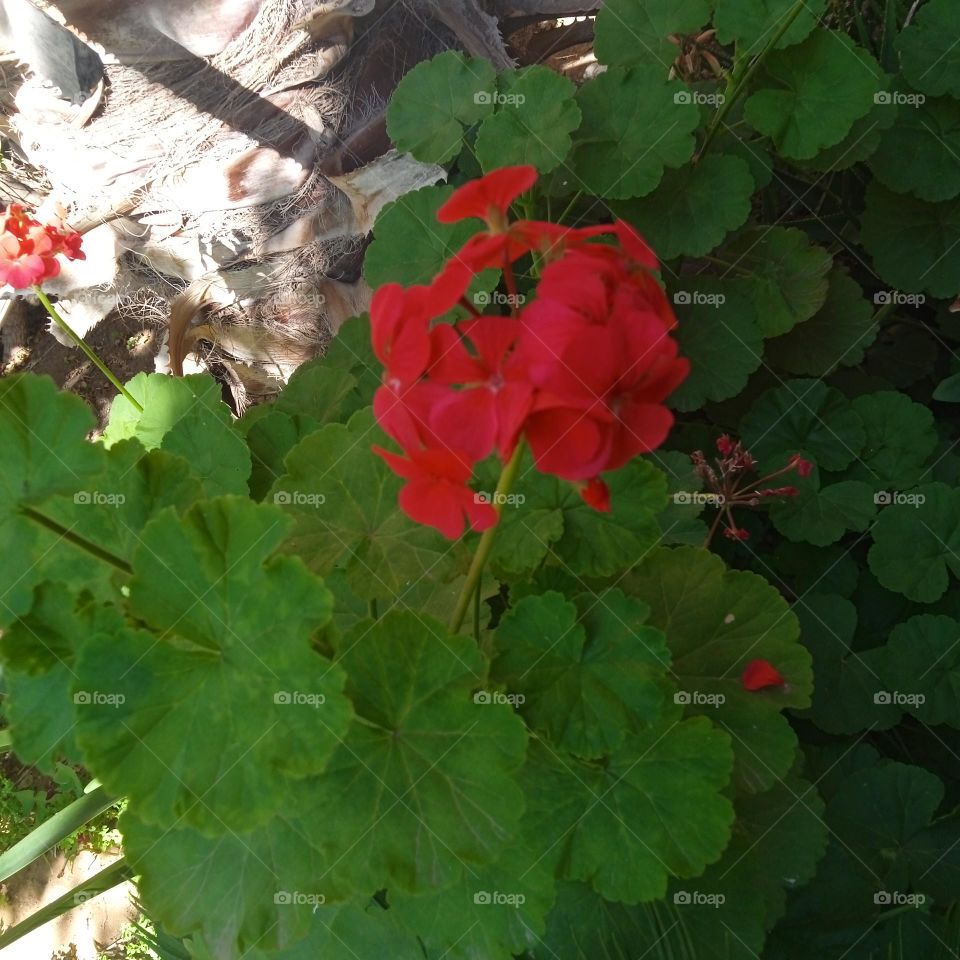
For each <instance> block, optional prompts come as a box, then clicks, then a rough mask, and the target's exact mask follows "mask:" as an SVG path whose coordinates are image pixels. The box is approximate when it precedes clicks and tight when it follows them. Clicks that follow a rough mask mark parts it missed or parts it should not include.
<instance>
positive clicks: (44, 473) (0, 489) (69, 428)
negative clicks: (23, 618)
mask: <svg viewBox="0 0 960 960" xmlns="http://www.w3.org/2000/svg"><path fill="white" fill-rule="evenodd" d="M93 426H94V420H93V415H92V414H91V413H90V410H89V408H88V407H87V406H86V404H84V402H83V401H82V400H80V399H79V398H78V397H74V396H71V395H70V394H68V393H61V392H60V391H59V390H58V389H57V388H56V386H55V385H54V383H53V381H52V380H51V379H50V378H49V377H37V376H33V375H30V374H19V375H15V376H11V377H4V378H3V379H0V449H2V450H3V458H4V465H3V469H2V470H0V549H2V551H3V556H4V557H6V558H14V557H16V558H18V562H16V563H12V562H4V563H2V564H0V626H5V625H6V624H8V623H10V622H11V621H12V620H14V619H15V618H16V617H17V616H19V615H21V614H24V613H26V612H27V611H28V610H29V609H30V605H31V604H32V602H33V589H34V587H35V586H37V584H39V583H40V582H41V581H42V579H43V575H44V574H43V570H42V569H41V566H40V564H38V562H36V561H39V560H41V559H43V560H45V559H46V558H47V556H48V554H49V553H50V549H44V550H42V552H41V550H40V544H41V543H43V542H44V541H43V538H42V537H41V531H40V528H39V527H38V526H36V525H34V524H32V523H31V522H29V521H28V520H26V519H25V518H24V517H23V516H22V515H21V514H20V513H19V511H20V509H21V508H23V507H33V506H36V505H38V504H40V503H42V502H43V501H44V500H46V499H47V498H49V497H52V496H54V495H56V494H69V495H70V496H73V494H74V493H76V492H77V491H80V490H83V489H84V488H85V487H86V486H87V485H88V484H89V482H90V480H91V479H92V478H93V477H95V476H96V475H97V474H98V473H99V472H100V470H101V469H102V465H103V450H102V449H100V448H98V447H95V446H94V445H93V444H90V443H87V442H86V440H85V437H86V435H87V433H88V432H89V431H90V430H91V429H92V428H93ZM41 512H42V511H41ZM46 539H48V540H49V539H50V538H49V537H48V538H46ZM57 539H59V538H57ZM54 546H55V543H54V542H53V541H52V540H51V541H50V543H49V547H54ZM35 551H36V553H35ZM34 557H35V559H34Z"/></svg>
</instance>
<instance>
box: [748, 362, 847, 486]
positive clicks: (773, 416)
mask: <svg viewBox="0 0 960 960" xmlns="http://www.w3.org/2000/svg"><path fill="white" fill-rule="evenodd" d="M740 433H741V435H742V437H743V442H744V445H745V446H746V447H747V449H748V450H750V452H751V453H752V454H753V455H754V456H755V457H756V458H757V459H759V460H761V461H763V460H766V459H773V458H775V457H776V456H777V455H778V454H787V455H789V454H793V453H807V454H809V455H810V456H811V457H813V459H814V460H815V461H816V463H817V466H819V467H821V468H822V469H824V470H842V469H843V468H844V467H846V466H849V465H850V463H851V462H852V461H853V460H854V459H856V457H857V456H859V454H860V451H861V450H862V449H863V446H864V443H865V442H866V431H865V430H864V426H863V420H861V418H860V415H859V414H858V413H857V412H856V410H854V409H853V407H852V406H851V404H850V402H849V401H848V400H847V399H846V397H844V396H843V394H842V393H840V391H839V390H834V389H832V388H831V387H828V386H826V385H825V384H823V383H821V382H820V381H819V380H791V381H790V382H789V383H786V384H784V385H783V386H781V387H776V388H774V389H773V390H768V391H767V392H766V393H764V394H763V395H762V396H761V397H760V398H759V399H758V400H757V401H756V402H755V403H754V404H753V406H752V407H751V408H750V411H749V413H747V415H746V416H745V417H744V418H743V420H742V421H741V423H740Z"/></svg>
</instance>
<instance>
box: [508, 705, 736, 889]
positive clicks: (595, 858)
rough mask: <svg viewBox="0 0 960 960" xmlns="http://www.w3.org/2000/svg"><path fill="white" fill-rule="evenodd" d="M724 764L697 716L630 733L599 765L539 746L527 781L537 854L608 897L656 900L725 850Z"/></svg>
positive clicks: (726, 753)
mask: <svg viewBox="0 0 960 960" xmlns="http://www.w3.org/2000/svg"><path fill="white" fill-rule="evenodd" d="M731 763H732V758H731V753H730V746H729V741H728V739H727V737H726V735H725V734H723V733H722V732H720V731H719V730H717V729H715V728H714V727H713V726H712V725H711V724H710V722H709V721H708V720H706V719H705V718H704V717H693V718H691V719H689V720H684V721H682V722H679V723H678V722H676V721H670V722H668V723H664V724H662V725H657V726H654V727H652V728H651V729H649V730H647V731H644V732H643V733H639V734H631V735H629V736H628V737H627V738H626V739H625V740H624V742H623V743H622V744H621V746H620V748H619V749H618V750H617V751H616V752H615V753H614V754H613V755H612V756H611V757H610V758H609V759H608V761H607V762H606V763H605V764H604V765H603V766H602V767H601V766H594V765H588V764H586V763H584V762H583V761H580V760H576V759H574V758H573V757H569V756H564V755H562V754H558V753H554V752H552V751H551V750H549V748H547V747H545V746H538V747H536V748H535V749H533V750H532V751H531V758H530V760H529V761H528V764H527V776H526V778H525V781H524V784H525V788H526V791H527V798H528V802H529V805H530V816H531V817H532V816H536V817H537V818H538V819H539V823H540V831H541V837H542V839H541V844H542V846H543V853H544V856H546V857H548V858H549V861H550V862H552V863H555V864H556V869H557V871H558V874H559V876H561V877H562V878H564V879H568V880H583V881H589V882H590V883H591V885H592V886H593V888H594V889H595V890H596V891H597V892H598V893H599V894H600V895H601V896H603V897H606V898H607V899H608V900H618V901H622V902H624V903H638V902H640V901H649V900H657V899H659V898H661V897H662V896H663V895H664V894H665V893H666V888H667V882H668V879H669V877H670V876H671V875H672V876H675V877H691V876H697V875H699V874H700V873H702V872H703V869H704V867H705V866H706V865H707V864H708V863H712V862H714V861H715V860H717V859H718V858H719V857H720V854H721V853H722V851H723V849H724V847H725V846H726V844H727V841H728V839H729V836H730V824H731V822H732V820H733V807H732V805H731V804H730V801H729V800H728V799H727V798H726V797H725V796H723V794H722V793H721V790H722V789H723V787H724V786H725V785H726V783H727V781H728V779H729V777H730V767H731ZM598 798H602V799H601V800H600V802H598ZM691 823H696V824H697V830H696V832H691V831H690V824H691ZM558 838H559V842H558Z"/></svg>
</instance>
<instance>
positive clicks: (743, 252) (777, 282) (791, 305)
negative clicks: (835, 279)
mask: <svg viewBox="0 0 960 960" xmlns="http://www.w3.org/2000/svg"><path fill="white" fill-rule="evenodd" d="M724 257H725V259H727V260H731V261H732V262H733V265H734V267H737V268H741V269H744V270H747V271H749V272H750V292H751V295H752V296H753V301H754V304H755V306H756V310H757V318H758V321H759V323H760V328H761V329H762V330H763V333H764V336H767V337H775V336H778V335H779V334H782V333H787V332H788V331H789V330H791V329H792V328H793V327H794V326H796V324H798V323H802V322H803V321H805V320H809V319H810V318H811V317H812V316H814V314H816V312H817V311H818V310H820V309H821V308H822V307H823V305H824V304H825V303H826V301H827V294H828V290H829V286H828V280H827V275H828V274H829V273H830V266H831V264H832V262H833V261H832V258H831V257H830V254H829V253H827V251H826V250H824V249H823V248H822V247H818V246H816V245H814V244H811V243H810V241H809V240H808V239H807V235H806V234H805V233H804V232H803V231H802V230H798V229H797V228H796V227H789V228H788V227H771V228H766V227H759V228H758V227H751V228H750V229H748V230H743V231H741V232H740V233H738V234H737V236H736V237H735V238H734V239H733V240H732V241H731V242H730V243H728V244H726V245H725V246H724Z"/></svg>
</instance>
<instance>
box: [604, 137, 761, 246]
mask: <svg viewBox="0 0 960 960" xmlns="http://www.w3.org/2000/svg"><path fill="white" fill-rule="evenodd" d="M753 191H754V183H753V177H752V176H751V175H750V168H749V166H748V165H747V163H746V161H744V160H741V159H740V157H734V156H725V155H722V154H709V155H707V156H705V157H704V158H703V159H702V160H701V161H700V162H699V163H697V164H696V165H687V166H684V167H681V168H680V169H679V170H668V171H667V172H666V173H665V174H664V176H663V179H662V180H661V181H660V186H659V187H657V189H656V190H654V192H653V193H651V194H650V195H649V196H646V197H644V198H643V199H641V200H631V201H628V202H627V203H624V204H623V205H622V206H619V207H618V208H617V212H618V214H619V215H620V216H621V217H622V218H623V219H625V220H628V221H629V222H630V223H632V224H633V225H634V226H635V227H637V229H638V230H639V231H640V232H641V233H642V234H643V235H644V236H645V237H646V239H647V241H648V242H649V243H650V245H651V246H652V247H653V249H654V250H656V251H657V256H659V257H660V259H661V260H673V259H674V258H675V257H679V256H680V255H681V254H683V255H686V256H690V257H700V256H703V255H704V254H706V253H709V252H710V251H711V250H712V249H713V248H714V247H716V246H718V245H719V244H720V243H721V242H722V241H723V238H724V237H725V236H726V235H727V234H728V233H729V232H730V231H731V230H736V229H737V228H738V227H742V226H743V224H744V223H745V222H746V220H747V217H748V216H750V198H751V196H752V195H753Z"/></svg>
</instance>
